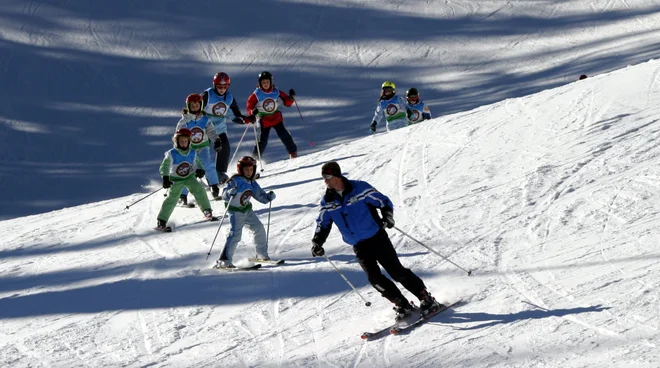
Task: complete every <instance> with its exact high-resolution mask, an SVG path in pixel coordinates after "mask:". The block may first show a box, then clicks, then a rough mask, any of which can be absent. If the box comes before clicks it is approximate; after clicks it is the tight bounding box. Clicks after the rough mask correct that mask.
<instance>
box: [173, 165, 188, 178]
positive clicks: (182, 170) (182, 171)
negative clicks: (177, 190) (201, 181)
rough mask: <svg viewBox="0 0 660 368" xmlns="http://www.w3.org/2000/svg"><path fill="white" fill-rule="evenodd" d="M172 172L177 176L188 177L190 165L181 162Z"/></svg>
mask: <svg viewBox="0 0 660 368" xmlns="http://www.w3.org/2000/svg"><path fill="white" fill-rule="evenodd" d="M174 172H176V174H177V175H179V176H188V174H190V164H189V163H187V162H182V163H180V164H179V165H178V166H177V167H176V170H174Z"/></svg>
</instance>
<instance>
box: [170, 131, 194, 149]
mask: <svg viewBox="0 0 660 368" xmlns="http://www.w3.org/2000/svg"><path fill="white" fill-rule="evenodd" d="M179 137H188V147H190V137H192V132H191V131H190V129H188V128H181V129H179V130H177V131H176V133H174V135H173V136H172V143H174V148H180V149H184V148H182V147H179ZM186 149H187V147H186Z"/></svg>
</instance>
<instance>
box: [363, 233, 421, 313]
mask: <svg viewBox="0 0 660 368" xmlns="http://www.w3.org/2000/svg"><path fill="white" fill-rule="evenodd" d="M353 251H354V252H355V256H356V258H357V260H358V262H359V263H360V266H361V267H362V270H364V272H365V273H366V274H367V277H368V278H369V283H370V284H371V285H372V286H373V287H374V288H375V289H376V290H378V291H379V292H380V294H381V295H382V296H383V297H384V298H385V299H388V300H389V301H391V302H392V303H395V304H398V303H400V302H403V301H405V300H406V298H405V297H404V296H403V294H401V290H399V288H397V287H396V285H395V284H394V283H393V282H392V281H391V280H390V279H388V278H387V277H386V276H385V275H383V273H382V272H381V270H380V266H383V268H384V269H385V271H386V272H387V273H388V274H389V275H390V276H391V277H392V279H394V281H396V282H399V283H401V285H403V287H405V288H406V289H407V290H408V291H410V292H411V293H412V294H413V295H415V296H416V297H417V298H419V297H420V296H421V293H422V291H423V290H425V289H426V286H425V285H424V281H422V279H420V278H419V277H418V276H417V275H415V274H414V273H413V272H412V271H411V270H409V269H407V268H405V267H403V265H401V262H400V261H399V256H398V255H397V254H396V250H394V246H393V245H392V242H391V241H390V238H389V236H388V235H387V232H386V231H385V230H384V229H381V230H380V231H378V233H376V235H374V236H373V237H371V238H369V239H366V240H363V241H361V242H359V243H357V244H356V245H355V246H354V247H353ZM378 264H380V266H379V265H378Z"/></svg>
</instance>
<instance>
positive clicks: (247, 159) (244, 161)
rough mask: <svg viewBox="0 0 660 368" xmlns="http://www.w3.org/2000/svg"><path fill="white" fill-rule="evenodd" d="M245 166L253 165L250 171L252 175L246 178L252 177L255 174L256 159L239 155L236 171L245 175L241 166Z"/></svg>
mask: <svg viewBox="0 0 660 368" xmlns="http://www.w3.org/2000/svg"><path fill="white" fill-rule="evenodd" d="M247 166H253V167H254V171H253V172H252V177H249V178H248V179H252V178H254V176H255V175H256V174H257V160H255V159H254V158H252V157H250V156H243V157H241V159H240V160H238V164H236V171H238V175H241V176H245V174H243V168H244V167H247Z"/></svg>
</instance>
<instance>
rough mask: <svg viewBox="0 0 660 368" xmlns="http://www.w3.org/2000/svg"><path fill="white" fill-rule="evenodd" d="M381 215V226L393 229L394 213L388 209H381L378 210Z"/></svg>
mask: <svg viewBox="0 0 660 368" xmlns="http://www.w3.org/2000/svg"><path fill="white" fill-rule="evenodd" d="M380 213H381V215H383V225H385V226H386V227H387V228H388V229H391V228H393V227H394V211H393V210H392V209H391V208H389V207H383V208H381V209H380Z"/></svg>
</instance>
